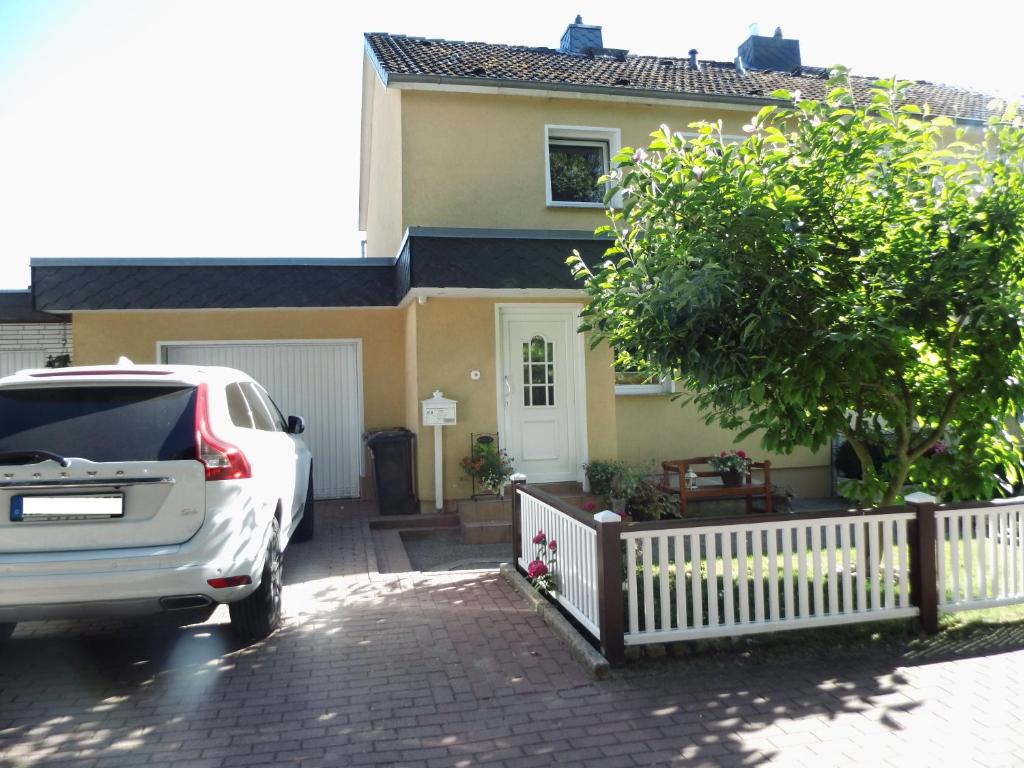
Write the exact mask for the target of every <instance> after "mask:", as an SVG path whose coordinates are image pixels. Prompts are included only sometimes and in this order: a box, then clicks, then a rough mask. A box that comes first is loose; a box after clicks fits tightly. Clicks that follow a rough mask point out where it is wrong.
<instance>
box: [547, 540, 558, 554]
mask: <svg viewBox="0 0 1024 768" xmlns="http://www.w3.org/2000/svg"><path fill="white" fill-rule="evenodd" d="M548 549H550V550H551V551H552V552H557V551H558V542H557V541H555V540H554V539H552V540H551V541H550V542H548Z"/></svg>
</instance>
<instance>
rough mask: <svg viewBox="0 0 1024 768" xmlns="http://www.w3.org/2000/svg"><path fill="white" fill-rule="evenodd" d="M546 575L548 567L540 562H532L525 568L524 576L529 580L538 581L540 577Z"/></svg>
mask: <svg viewBox="0 0 1024 768" xmlns="http://www.w3.org/2000/svg"><path fill="white" fill-rule="evenodd" d="M547 573H548V567H547V566H546V565H545V564H544V563H543V562H541V561H540V560H534V561H533V562H532V563H530V564H529V565H528V566H527V568H526V575H527V576H529V577H530V578H531V579H539V578H540V577H541V576H546V575H547Z"/></svg>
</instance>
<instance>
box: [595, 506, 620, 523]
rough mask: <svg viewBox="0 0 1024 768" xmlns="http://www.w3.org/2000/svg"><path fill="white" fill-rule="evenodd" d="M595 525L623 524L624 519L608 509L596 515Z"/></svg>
mask: <svg viewBox="0 0 1024 768" xmlns="http://www.w3.org/2000/svg"><path fill="white" fill-rule="evenodd" d="M594 522H595V523H621V522H622V518H621V517H619V515H618V514H616V513H615V512H612V511H611V510H610V509H606V510H605V511H604V512H598V513H596V514H595V515H594Z"/></svg>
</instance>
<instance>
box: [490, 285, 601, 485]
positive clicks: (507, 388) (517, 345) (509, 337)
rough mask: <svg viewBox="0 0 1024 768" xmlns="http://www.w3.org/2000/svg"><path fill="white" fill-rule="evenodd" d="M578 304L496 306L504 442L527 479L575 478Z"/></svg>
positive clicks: (579, 404)
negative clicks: (498, 330) (499, 345)
mask: <svg viewBox="0 0 1024 768" xmlns="http://www.w3.org/2000/svg"><path fill="white" fill-rule="evenodd" d="M578 312H579V307H577V306H568V307H564V306H560V307H550V306H545V305H526V306H514V307H501V308H499V321H500V340H501V349H500V350H499V363H500V365H499V372H500V382H499V383H500V385H501V399H500V405H501V417H502V418H501V422H502V434H501V442H502V446H503V447H504V448H505V450H506V451H508V454H509V456H511V457H512V463H513V464H514V466H515V468H516V471H517V472H523V473H525V474H526V476H527V478H529V481H530V482H531V483H549V482H558V481H564V480H578V479H579V477H580V472H581V470H580V465H581V463H582V462H581V460H580V443H581V439H580V434H579V433H580V424H579V422H578V417H579V414H580V413H581V412H582V411H581V410H578V409H582V407H583V403H582V396H581V394H580V393H579V392H578V391H577V383H578V382H581V381H582V373H581V372H579V371H578V370H577V368H578V366H579V365H580V360H581V356H580V349H581V348H580V347H579V344H580V343H581V340H580V338H579V336H578V335H577V333H576V325H577V322H578V320H577V313H578Z"/></svg>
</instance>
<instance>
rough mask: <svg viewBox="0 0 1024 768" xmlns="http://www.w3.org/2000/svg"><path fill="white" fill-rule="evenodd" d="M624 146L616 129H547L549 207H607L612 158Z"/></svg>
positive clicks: (550, 126) (552, 127)
mask: <svg viewBox="0 0 1024 768" xmlns="http://www.w3.org/2000/svg"><path fill="white" fill-rule="evenodd" d="M621 144H622V140H621V136H620V132H619V130H618V129H617V128H587V127H581V126H569V125H546V126H544V146H545V180H546V182H547V204H548V205H550V206H567V207H579V208H600V207H603V206H604V196H605V192H606V191H607V185H605V184H602V183H600V179H601V177H602V176H604V175H605V174H606V173H608V170H609V168H610V167H611V165H610V164H611V158H612V157H614V156H615V154H616V153H617V152H618V151H619V148H620V146H621Z"/></svg>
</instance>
